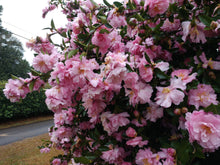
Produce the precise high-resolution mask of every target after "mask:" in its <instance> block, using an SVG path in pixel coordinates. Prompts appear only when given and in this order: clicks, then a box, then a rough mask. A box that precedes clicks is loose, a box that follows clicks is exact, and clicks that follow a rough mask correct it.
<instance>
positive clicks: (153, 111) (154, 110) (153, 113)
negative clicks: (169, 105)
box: [144, 102, 163, 122]
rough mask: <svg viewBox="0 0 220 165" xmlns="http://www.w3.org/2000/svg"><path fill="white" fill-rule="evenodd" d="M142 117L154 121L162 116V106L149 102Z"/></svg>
mask: <svg viewBox="0 0 220 165" xmlns="http://www.w3.org/2000/svg"><path fill="white" fill-rule="evenodd" d="M144 117H145V119H146V120H150V121H152V122H156V120H157V119H159V118H161V117H163V108H161V107H160V106H158V105H157V104H155V103H153V102H151V103H149V107H147V111H146V113H145V116H144Z"/></svg>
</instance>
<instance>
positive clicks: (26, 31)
mask: <svg viewBox="0 0 220 165" xmlns="http://www.w3.org/2000/svg"><path fill="white" fill-rule="evenodd" d="M2 22H4V23H5V24H7V25H10V26H13V27H15V28H17V29H19V30H21V31H23V32H25V33H29V34H31V35H35V34H33V33H31V32H29V31H26V30H24V29H22V28H20V27H18V26H15V25H13V24H11V23H9V22H6V21H2ZM35 36H36V35H35Z"/></svg>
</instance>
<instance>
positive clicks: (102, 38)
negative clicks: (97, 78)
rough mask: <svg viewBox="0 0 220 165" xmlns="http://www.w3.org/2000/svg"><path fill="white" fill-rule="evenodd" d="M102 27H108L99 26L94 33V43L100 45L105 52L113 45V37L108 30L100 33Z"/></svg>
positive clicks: (101, 50) (100, 48) (102, 51)
mask: <svg viewBox="0 0 220 165" xmlns="http://www.w3.org/2000/svg"><path fill="white" fill-rule="evenodd" d="M101 29H106V28H105V27H103V28H99V29H98V30H97V31H96V32H95V33H94V36H93V37H92V43H93V44H94V45H96V46H98V47H99V51H100V52H101V54H105V53H106V52H107V50H108V48H109V47H110V45H111V39H110V37H109V34H108V33H106V32H104V33H100V31H101ZM106 30H108V29H106Z"/></svg>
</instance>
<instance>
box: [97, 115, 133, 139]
mask: <svg viewBox="0 0 220 165" xmlns="http://www.w3.org/2000/svg"><path fill="white" fill-rule="evenodd" d="M129 116H130V115H129V114H128V113H127V112H123V113H119V114H111V113H110V112H109V111H108V112H104V113H102V114H101V121H102V125H103V127H104V130H105V131H107V132H108V134H109V135H111V134H112V133H114V132H116V131H118V128H119V127H122V126H126V125H127V124H129V123H130V121H129V119H128V118H127V117H129Z"/></svg>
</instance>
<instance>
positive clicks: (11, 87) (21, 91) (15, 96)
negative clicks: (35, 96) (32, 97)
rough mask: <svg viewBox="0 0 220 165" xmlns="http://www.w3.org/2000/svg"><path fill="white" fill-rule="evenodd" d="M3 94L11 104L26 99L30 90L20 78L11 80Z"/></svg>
mask: <svg viewBox="0 0 220 165" xmlns="http://www.w3.org/2000/svg"><path fill="white" fill-rule="evenodd" d="M3 92H4V95H5V96H6V97H7V98H8V99H10V101H11V102H18V101H20V99H24V98H25V97H26V95H27V94H28V93H29V92H30V90H29V88H28V87H27V85H26V84H25V81H24V79H22V78H19V79H15V80H13V79H9V80H8V83H6V85H5V89H3Z"/></svg>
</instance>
